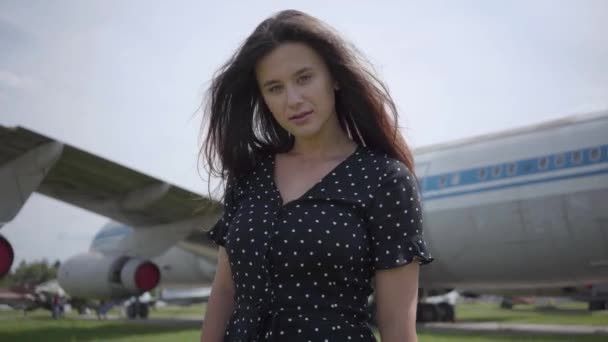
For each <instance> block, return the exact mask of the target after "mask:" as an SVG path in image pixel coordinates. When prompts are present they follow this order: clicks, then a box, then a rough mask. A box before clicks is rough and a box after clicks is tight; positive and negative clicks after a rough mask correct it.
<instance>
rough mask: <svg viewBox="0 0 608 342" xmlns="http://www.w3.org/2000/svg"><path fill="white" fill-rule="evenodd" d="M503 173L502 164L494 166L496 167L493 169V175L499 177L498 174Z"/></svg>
mask: <svg viewBox="0 0 608 342" xmlns="http://www.w3.org/2000/svg"><path fill="white" fill-rule="evenodd" d="M501 173H502V165H496V166H494V168H493V169H492V176H493V177H498V176H500V174H501Z"/></svg>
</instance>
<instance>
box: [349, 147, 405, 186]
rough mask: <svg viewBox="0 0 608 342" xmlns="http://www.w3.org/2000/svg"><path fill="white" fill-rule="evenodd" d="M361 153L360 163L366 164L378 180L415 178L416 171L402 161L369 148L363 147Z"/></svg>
mask: <svg viewBox="0 0 608 342" xmlns="http://www.w3.org/2000/svg"><path fill="white" fill-rule="evenodd" d="M359 150H360V151H361V153H360V156H359V159H358V161H359V162H360V163H363V164H365V167H367V168H368V170H369V171H371V172H374V176H376V177H378V179H383V178H386V177H393V176H398V175H401V176H409V177H415V176H414V171H413V170H410V168H409V167H407V165H405V163H403V162H402V161H401V160H399V159H397V158H394V157H391V156H389V155H388V154H387V153H385V152H382V151H376V150H374V149H372V148H369V147H364V146H361V147H360V148H359Z"/></svg>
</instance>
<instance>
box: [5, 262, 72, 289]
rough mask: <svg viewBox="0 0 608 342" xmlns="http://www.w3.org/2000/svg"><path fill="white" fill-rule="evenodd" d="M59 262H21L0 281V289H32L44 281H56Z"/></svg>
mask: <svg viewBox="0 0 608 342" xmlns="http://www.w3.org/2000/svg"><path fill="white" fill-rule="evenodd" d="M60 265H61V262H60V261H59V260H57V261H55V262H53V263H49V261H48V260H46V259H43V260H40V261H33V262H30V263H28V262H26V261H25V260H21V262H20V263H19V265H18V266H17V267H16V268H15V267H13V270H11V272H9V273H8V274H7V275H6V276H4V278H2V279H0V288H6V287H14V286H19V287H28V288H33V287H35V286H37V285H39V284H41V283H44V282H45V281H48V280H51V279H56V278H57V271H58V270H59V266H60Z"/></svg>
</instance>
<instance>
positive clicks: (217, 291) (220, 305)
mask: <svg viewBox="0 0 608 342" xmlns="http://www.w3.org/2000/svg"><path fill="white" fill-rule="evenodd" d="M233 310H234V283H233V282H232V274H231V271H230V263H229V262H228V255H227V254H226V250H225V249H224V247H221V246H220V247H219V250H218V257H217V271H216V273H215V277H214V278H213V285H212V289H211V294H210V296H209V302H208V303H207V311H206V312H205V318H204V320H203V327H202V333H201V342H220V341H222V340H223V339H224V333H225V329H226V325H227V324H228V321H229V320H230V316H231V315H232V311H233Z"/></svg>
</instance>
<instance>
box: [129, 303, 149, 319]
mask: <svg viewBox="0 0 608 342" xmlns="http://www.w3.org/2000/svg"><path fill="white" fill-rule="evenodd" d="M149 313H150V307H149V305H148V303H140V302H134V303H131V304H129V306H127V317H128V318H129V319H135V318H137V317H139V318H141V319H146V318H148V314H149Z"/></svg>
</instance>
